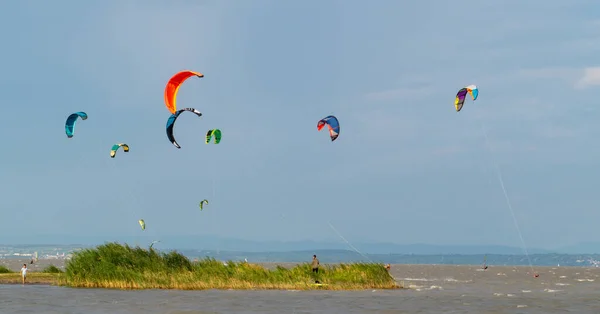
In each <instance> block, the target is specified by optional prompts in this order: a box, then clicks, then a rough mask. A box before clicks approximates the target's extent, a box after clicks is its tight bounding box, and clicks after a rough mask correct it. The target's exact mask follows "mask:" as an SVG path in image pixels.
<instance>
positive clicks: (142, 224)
mask: <svg viewBox="0 0 600 314" xmlns="http://www.w3.org/2000/svg"><path fill="white" fill-rule="evenodd" d="M138 223H139V224H140V227H142V230H146V222H145V221H144V219H140V220H138Z"/></svg>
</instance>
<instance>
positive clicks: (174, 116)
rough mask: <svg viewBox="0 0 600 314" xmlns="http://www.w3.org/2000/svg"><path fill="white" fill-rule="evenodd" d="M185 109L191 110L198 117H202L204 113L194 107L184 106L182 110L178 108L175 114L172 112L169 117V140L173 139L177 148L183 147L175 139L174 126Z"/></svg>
mask: <svg viewBox="0 0 600 314" xmlns="http://www.w3.org/2000/svg"><path fill="white" fill-rule="evenodd" d="M184 111H189V112H192V113H194V114H196V115H197V116H198V117H202V113H200V111H198V110H196V109H194V108H183V109H181V110H177V111H176V112H175V113H174V114H172V115H171V116H170V117H169V119H168V120H167V137H168V138H169V141H171V143H172V144H173V145H175V147H177V148H181V146H179V144H178V143H177V141H176V140H175V137H174V136H173V127H174V126H175V121H177V118H178V117H179V115H180V114H181V113H182V112H184Z"/></svg>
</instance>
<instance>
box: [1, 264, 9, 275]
mask: <svg viewBox="0 0 600 314" xmlns="http://www.w3.org/2000/svg"><path fill="white" fill-rule="evenodd" d="M10 273H12V270H10V269H8V268H7V267H6V266H4V265H0V274H10Z"/></svg>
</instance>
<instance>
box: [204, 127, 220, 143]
mask: <svg viewBox="0 0 600 314" xmlns="http://www.w3.org/2000/svg"><path fill="white" fill-rule="evenodd" d="M213 136H214V138H215V141H214V143H215V144H219V143H220V142H221V130H219V129H213V130H208V132H206V144H208V143H210V140H211V139H212V137H213Z"/></svg>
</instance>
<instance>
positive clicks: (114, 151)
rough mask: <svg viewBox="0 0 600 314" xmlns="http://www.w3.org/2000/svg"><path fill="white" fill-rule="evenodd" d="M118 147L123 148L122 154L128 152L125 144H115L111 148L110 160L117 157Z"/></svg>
mask: <svg viewBox="0 0 600 314" xmlns="http://www.w3.org/2000/svg"><path fill="white" fill-rule="evenodd" d="M119 147H123V151H124V152H126V153H127V152H129V145H127V144H125V143H119V144H115V145H113V146H112V148H111V150H110V158H115V156H116V155H117V150H118V149H119Z"/></svg>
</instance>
